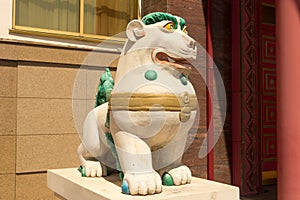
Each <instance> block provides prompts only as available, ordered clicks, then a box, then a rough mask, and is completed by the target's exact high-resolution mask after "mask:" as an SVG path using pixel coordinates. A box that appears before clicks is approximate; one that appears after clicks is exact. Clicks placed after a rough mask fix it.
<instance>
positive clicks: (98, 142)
mask: <svg viewBox="0 0 300 200" xmlns="http://www.w3.org/2000/svg"><path fill="white" fill-rule="evenodd" d="M106 115H107V103H106V104H102V105H101V106H98V107H97V108H95V109H93V110H92V111H90V112H89V113H88V115H87V117H86V119H85V122H84V127H83V134H82V137H81V140H82V143H81V144H80V145H79V147H78V156H79V159H80V162H81V165H82V167H81V168H80V169H81V173H82V175H83V176H88V177H89V176H91V177H96V176H97V177H99V176H105V175H107V167H106V166H109V167H110V168H115V165H116V164H115V159H114V157H113V155H112V152H111V149H110V146H109V145H108V144H107V139H106V136H105V133H106V132H108V131H109V130H108V129H107V128H106V127H105V122H106Z"/></svg>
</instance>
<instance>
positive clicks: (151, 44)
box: [123, 12, 197, 71]
mask: <svg viewBox="0 0 300 200" xmlns="http://www.w3.org/2000/svg"><path fill="white" fill-rule="evenodd" d="M126 35H127V38H128V42H127V44H126V46H125V48H124V51H123V54H124V55H126V54H128V53H130V52H133V51H137V50H141V49H142V50H143V49H147V50H148V52H150V53H151V58H152V61H153V62H154V63H156V64H159V65H164V66H168V67H173V68H176V69H179V70H182V71H185V69H187V68H190V67H189V66H190V65H189V62H187V60H189V59H192V60H194V59H195V58H196V53H197V49H196V45H195V40H194V39H193V38H191V37H190V36H189V35H188V31H187V26H186V23H185V20H184V19H183V18H181V17H178V16H174V15H171V14H169V13H162V12H155V13H150V14H148V15H146V16H144V17H143V18H142V19H141V20H132V21H131V22H129V23H128V25H127V29H126Z"/></svg>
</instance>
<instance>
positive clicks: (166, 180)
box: [162, 172, 174, 186]
mask: <svg viewBox="0 0 300 200" xmlns="http://www.w3.org/2000/svg"><path fill="white" fill-rule="evenodd" d="M162 184H163V185H166V186H173V185H174V182H173V178H172V176H171V175H170V174H169V173H168V172H165V173H164V174H163V175H162Z"/></svg>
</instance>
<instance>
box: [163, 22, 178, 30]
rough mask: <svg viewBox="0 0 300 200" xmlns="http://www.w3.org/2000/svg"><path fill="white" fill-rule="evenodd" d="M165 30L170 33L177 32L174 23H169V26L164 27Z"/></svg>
mask: <svg viewBox="0 0 300 200" xmlns="http://www.w3.org/2000/svg"><path fill="white" fill-rule="evenodd" d="M164 29H167V30H168V31H174V30H175V26H174V23H173V22H170V23H167V24H166V25H165V26H164Z"/></svg>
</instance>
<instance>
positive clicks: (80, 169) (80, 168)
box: [78, 165, 83, 173]
mask: <svg viewBox="0 0 300 200" xmlns="http://www.w3.org/2000/svg"><path fill="white" fill-rule="evenodd" d="M82 168H83V167H82V165H80V166H79V168H78V171H79V172H80V173H81V172H82Z"/></svg>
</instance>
